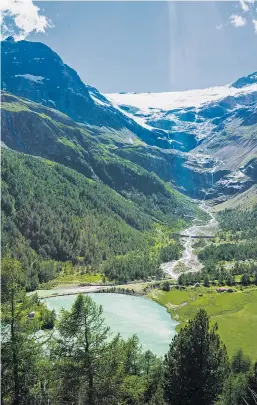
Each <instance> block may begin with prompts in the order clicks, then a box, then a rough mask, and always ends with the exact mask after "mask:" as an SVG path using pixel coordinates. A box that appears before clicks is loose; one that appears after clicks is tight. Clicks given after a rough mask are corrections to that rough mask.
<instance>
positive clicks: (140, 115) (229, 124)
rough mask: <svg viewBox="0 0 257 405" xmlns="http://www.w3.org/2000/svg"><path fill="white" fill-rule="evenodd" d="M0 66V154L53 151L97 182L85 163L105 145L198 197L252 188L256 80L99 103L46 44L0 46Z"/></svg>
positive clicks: (256, 122) (255, 76)
mask: <svg viewBox="0 0 257 405" xmlns="http://www.w3.org/2000/svg"><path fill="white" fill-rule="evenodd" d="M2 66H4V69H3V71H2V89H3V90H4V91H5V93H4V96H3V100H2V102H3V103H2V106H3V114H2V121H3V128H4V129H5V130H4V131H3V137H2V140H3V142H4V143H5V144H6V146H7V147H10V148H13V149H15V150H19V151H20V152H25V153H31V154H34V155H39V156H43V154H44V153H46V150H47V155H48V154H50V155H51V154H53V153H54V151H55V153H56V156H57V161H60V160H61V161H62V160H63V161H65V162H66V163H65V164H67V162H69V165H73V164H74V165H75V166H76V168H78V167H80V169H79V171H82V172H83V170H84V171H85V174H86V175H87V176H90V177H91V176H93V178H94V176H95V178H99V174H101V173H100V172H101V170H100V168H99V170H98V174H96V173H95V169H94V168H93V167H92V164H91V163H90V162H89V159H88V156H89V155H90V156H92V153H91V152H90V151H92V150H94V151H96V149H97V150H98V151H97V153H96V152H94V153H95V154H97V155H98V157H99V159H100V160H101V157H100V155H101V153H102V152H101V148H103V146H104V145H105V146H106V148H107V149H108V155H110V156H113V157H115V159H120V161H122V159H125V160H126V162H131V163H133V164H134V165H137V166H138V167H141V168H142V169H143V170H146V171H148V172H149V173H153V174H155V175H157V176H158V177H159V178H161V179H162V180H164V181H165V182H168V183H170V185H171V186H172V187H175V188H177V189H178V190H179V191H181V192H183V193H184V194H186V195H189V196H190V197H193V198H198V199H204V198H207V199H212V200H214V201H222V200H225V199H227V198H229V197H230V196H231V195H234V194H237V193H240V192H243V191H245V190H247V189H248V188H249V187H251V185H252V184H254V183H255V182H256V177H257V163H256V162H257V158H256V156H257V109H256V104H257V73H253V74H251V75H249V76H247V77H244V78H241V79H238V80H237V81H236V82H234V83H232V84H230V85H228V86H223V87H216V88H211V89H206V90H195V91H188V92H181V93H178V92H177V93H159V94H151V93H149V94H143V95H142V94H124V93H123V94H118V95H113V94H112V95H107V96H105V95H102V94H101V93H100V92H99V91H98V90H97V89H95V88H94V87H92V86H89V85H86V84H84V83H83V82H82V81H81V79H80V78H79V76H78V74H77V73H76V72H75V71H74V70H73V69H71V68H70V67H69V66H67V65H65V64H64V63H63V61H62V60H61V58H60V57H59V56H58V55H57V54H56V53H55V52H53V51H52V50H51V49H50V48H49V47H47V46H46V45H44V44H41V43H36V42H29V41H19V42H14V41H13V39H12V38H8V39H7V40H5V41H3V42H2ZM12 94H13V96H12ZM12 97H14V98H12ZM15 97H16V99H15ZM32 102H33V103H34V104H33V103H32ZM24 109H25V110H26V112H25V111H24ZM44 109H45V110H44ZM24 114H25V115H26V119H25V120H24V117H23V116H24ZM35 114H37V115H35ZM46 117H47V119H45V118H46ZM56 123H57V124H56ZM49 128H50V132H49ZM71 128H72V130H71ZM14 131H15V132H14ZM35 131H36V132H35ZM51 131H52V132H51ZM33 132H34V133H35V134H36V135H37V141H34V138H33ZM71 132H72V136H71ZM47 133H51V136H50V138H49V141H48V142H51V141H50V140H51V139H52V134H53V133H55V134H56V133H58V137H57V138H58V143H54V145H52V146H53V147H51V145H48V146H46V144H45V142H44V137H46V138H47V135H46V134H47ZM75 133H76V136H75V138H76V139H75V141H74V134H75ZM55 136H56V135H54V138H55ZM70 136H71V138H70ZM67 137H68V138H67ZM62 138H63V139H65V141H64V140H63V142H62V141H60V139H62ZM67 139H68V142H71V144H70V145H69V147H70V149H69V153H68V154H66V155H65V153H66V152H64V151H62V149H63V147H64V146H63V145H64V143H65V142H66V144H65V147H66V148H67ZM85 139H86V140H87V141H85ZM89 140H90V142H89ZM74 142H75V147H74ZM89 143H90V145H91V146H89ZM25 144H26V148H27V149H26V148H25V149H24V145H25ZM22 145H23V146H22ZM71 145H73V146H71ZM92 145H93V146H92ZM107 149H106V150H107ZM74 151H76V153H77V154H76V157H74V156H73V154H74ZM71 152H72V153H71ZM65 156H66V157H65ZM46 157H47V158H49V156H46ZM108 159H109V158H108ZM79 162H80V163H79ZM127 164H128V163H126V164H125V166H126V165H127ZM99 165H101V164H100V163H99ZM82 168H83V169H82ZM124 170H125V169H124ZM100 177H101V175H100Z"/></svg>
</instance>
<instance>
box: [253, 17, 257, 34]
mask: <svg viewBox="0 0 257 405" xmlns="http://www.w3.org/2000/svg"><path fill="white" fill-rule="evenodd" d="M252 22H253V26H254V30H255V33H256V34H257V20H254V19H252Z"/></svg>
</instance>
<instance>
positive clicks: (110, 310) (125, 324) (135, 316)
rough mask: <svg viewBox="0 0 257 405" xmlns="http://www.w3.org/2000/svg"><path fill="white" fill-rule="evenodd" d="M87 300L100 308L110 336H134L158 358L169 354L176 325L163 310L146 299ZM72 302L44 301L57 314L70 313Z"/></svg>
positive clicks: (72, 298)
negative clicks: (110, 333) (65, 311)
mask: <svg viewBox="0 0 257 405" xmlns="http://www.w3.org/2000/svg"><path fill="white" fill-rule="evenodd" d="M90 297H91V298H92V299H93V300H94V301H95V302H96V303H97V304H99V305H102V306H103V316H104V318H105V321H106V324H107V325H108V326H110V329H111V332H112V333H113V334H117V333H120V334H121V336H122V337H123V338H124V339H127V338H129V337H131V336H132V335H133V334H137V335H138V337H139V339H140V342H141V343H142V346H143V348H144V350H151V351H152V352H153V353H155V354H157V355H159V356H161V355H164V354H165V353H166V352H167V351H168V348H169V344H170V342H171V340H172V338H173V337H174V336H175V334H176V326H177V324H178V323H177V322H176V321H175V320H173V319H172V318H171V316H170V314H169V313H168V312H167V310H166V309H165V308H164V307H163V306H161V305H159V304H158V303H156V302H154V301H152V300H150V299H148V298H146V297H137V296H131V295H123V294H105V293H102V294H97V293H91V294H90ZM75 298H76V295H68V296H56V297H51V298H45V299H44V301H45V302H46V304H47V306H48V308H49V309H54V310H55V311H56V312H57V313H58V312H59V311H60V310H61V308H65V309H70V308H71V306H72V304H73V302H74V301H75Z"/></svg>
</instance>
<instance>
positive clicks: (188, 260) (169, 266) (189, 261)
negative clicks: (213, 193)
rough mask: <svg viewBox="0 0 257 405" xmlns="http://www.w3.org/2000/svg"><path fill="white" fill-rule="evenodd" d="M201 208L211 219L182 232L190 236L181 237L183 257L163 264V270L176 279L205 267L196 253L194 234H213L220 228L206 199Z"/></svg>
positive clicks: (195, 220)
mask: <svg viewBox="0 0 257 405" xmlns="http://www.w3.org/2000/svg"><path fill="white" fill-rule="evenodd" d="M199 208H200V209H201V210H202V211H204V212H206V213H207V214H208V215H209V216H210V220H209V221H208V222H207V224H205V225H202V224H199V225H197V224H196V223H195V224H194V225H192V226H191V227H189V228H187V229H185V230H184V231H183V232H182V234H183V235H187V236H189V237H185V238H183V237H182V238H181V242H182V244H183V247H184V250H183V253H182V257H181V258H180V259H178V260H173V261H171V262H167V263H162V264H161V268H162V270H163V271H164V272H165V273H167V274H168V275H169V276H170V277H172V278H174V279H178V277H179V275H180V274H181V273H182V272H187V273H188V272H195V271H199V270H201V269H202V267H203V265H202V264H201V263H200V262H199V260H198V257H197V255H196V254H195V253H194V243H195V239H194V238H192V236H207V235H208V236H213V235H215V233H216V231H217V230H218V222H217V221H216V219H215V216H214V214H213V213H212V212H211V207H209V206H208V205H207V204H206V202H205V201H202V202H201V204H200V205H199ZM194 222H199V220H197V219H194ZM179 270H180V271H179Z"/></svg>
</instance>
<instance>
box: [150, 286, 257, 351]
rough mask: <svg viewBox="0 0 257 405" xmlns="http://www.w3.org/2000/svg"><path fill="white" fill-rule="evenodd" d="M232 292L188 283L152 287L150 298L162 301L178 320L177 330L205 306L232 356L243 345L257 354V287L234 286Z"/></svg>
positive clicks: (158, 301)
mask: <svg viewBox="0 0 257 405" xmlns="http://www.w3.org/2000/svg"><path fill="white" fill-rule="evenodd" d="M233 289H234V292H233V293H226V292H225V293H217V292H216V287H209V288H206V287H203V286H200V287H196V288H193V287H187V288H186V289H183V290H179V289H175V288H173V289H171V291H168V292H166V291H162V290H152V291H151V292H149V294H148V296H149V298H151V299H153V300H154V301H156V302H157V303H159V304H161V305H163V306H164V307H165V308H166V309H167V310H168V311H169V312H170V314H171V316H172V318H173V319H175V320H176V321H177V322H179V323H178V324H177V330H179V329H180V328H181V327H183V325H185V324H186V323H187V322H188V320H189V319H192V318H193V317H194V316H195V314H196V312H197V311H198V310H199V308H202V309H205V310H206V311H207V313H208V315H209V316H210V318H211V322H212V323H215V322H217V323H218V326H219V334H220V337H221V339H222V341H223V342H224V343H225V345H226V347H227V350H228V354H229V356H230V357H231V356H233V355H234V354H235V352H236V351H237V350H238V349H240V348H242V349H243V351H244V353H245V354H247V355H249V356H250V358H252V359H256V358H257V345H256V337H257V287H255V286H249V287H241V286H237V287H233Z"/></svg>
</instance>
